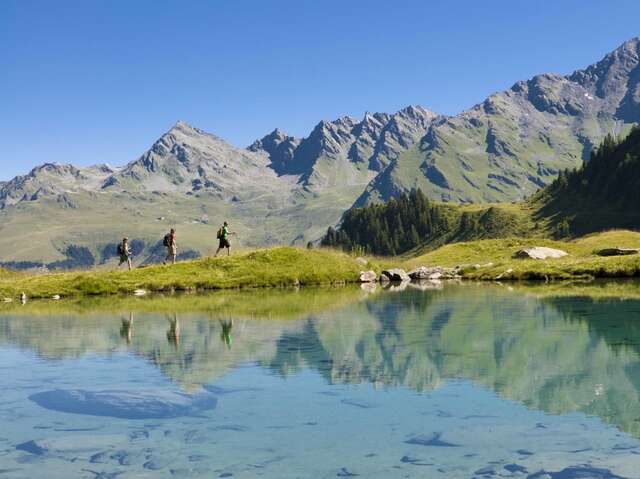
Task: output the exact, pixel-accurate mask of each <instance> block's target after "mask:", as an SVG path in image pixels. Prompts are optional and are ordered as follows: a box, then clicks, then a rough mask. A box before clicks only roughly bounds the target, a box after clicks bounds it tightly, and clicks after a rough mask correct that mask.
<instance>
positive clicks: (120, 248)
mask: <svg viewBox="0 0 640 479" xmlns="http://www.w3.org/2000/svg"><path fill="white" fill-rule="evenodd" d="M123 254H124V248H123V247H122V243H118V256H122V255H123Z"/></svg>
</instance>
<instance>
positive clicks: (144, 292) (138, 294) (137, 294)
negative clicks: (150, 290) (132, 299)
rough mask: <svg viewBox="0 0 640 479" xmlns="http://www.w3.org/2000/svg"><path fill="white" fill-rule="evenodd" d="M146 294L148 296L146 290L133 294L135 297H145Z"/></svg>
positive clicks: (137, 290) (138, 290)
mask: <svg viewBox="0 0 640 479" xmlns="http://www.w3.org/2000/svg"><path fill="white" fill-rule="evenodd" d="M145 294H147V292H146V291H145V290H144V289H136V290H135V291H134V292H133V295H134V296H144V295H145Z"/></svg>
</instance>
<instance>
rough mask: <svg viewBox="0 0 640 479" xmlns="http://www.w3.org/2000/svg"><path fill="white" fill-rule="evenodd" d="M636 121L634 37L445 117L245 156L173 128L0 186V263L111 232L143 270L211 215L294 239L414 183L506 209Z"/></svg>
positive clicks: (54, 256)
mask: <svg viewBox="0 0 640 479" xmlns="http://www.w3.org/2000/svg"><path fill="white" fill-rule="evenodd" d="M638 121H640V39H639V38H634V39H631V40H629V41H627V42H625V43H624V44H623V45H621V46H620V47H619V48H617V49H616V50H614V51H613V52H611V53H609V54H608V55H606V56H605V57H604V58H603V59H602V60H601V61H599V62H597V63H595V64H593V65H591V66H589V67H587V68H586V69H584V70H578V71H576V72H574V73H572V74H570V75H567V76H562V75H558V74H543V75H538V76H535V77H534V78H532V79H530V80H527V81H519V82H517V83H515V84H514V85H513V86H512V87H511V88H509V89H508V90H505V91H502V92H498V93H495V94H493V95H491V96H490V97H488V98H487V99H486V100H484V101H483V102H481V103H479V104H477V105H475V106H473V107H472V108H470V109H469V110H466V111H464V112H462V113H460V114H458V115H455V116H446V115H439V114H437V113H434V112H432V111H430V110H428V109H426V108H423V107H420V106H409V107H407V108H404V109H402V110H400V111H398V112H396V113H366V114H365V115H364V117H363V118H362V119H355V118H351V117H342V118H339V119H337V120H334V121H321V122H319V123H318V124H317V125H316V126H315V128H314V129H313V130H312V131H311V132H310V133H309V135H308V136H307V137H305V138H296V137H293V136H290V135H288V134H287V133H285V132H283V131H282V130H280V129H275V130H274V131H273V132H271V133H269V134H268V135H266V136H264V137H263V138H261V139H259V140H256V141H255V142H254V143H253V144H251V145H250V146H249V147H248V148H238V147H234V146H232V145H230V144H228V143H226V142H225V141H224V140H222V139H220V138H218V137H216V136H215V135H212V134H210V133H206V132H204V131H202V130H200V129H198V128H195V127H192V126H190V125H188V124H187V123H184V122H178V123H177V124H176V125H175V126H174V127H173V128H171V129H170V130H169V131H168V132H167V133H165V134H164V135H162V136H161V137H160V138H159V139H158V140H157V141H156V142H155V143H154V144H153V145H152V146H151V147H150V149H149V150H148V151H146V152H145V153H144V154H143V155H142V156H141V157H140V158H138V159H136V160H134V161H132V162H130V163H129V164H127V165H125V166H122V167H111V166H108V165H98V166H93V167H88V168H77V167H75V166H72V165H60V164H50V163H47V164H44V165H42V166H38V167H36V168H34V169H33V170H32V171H31V172H29V173H28V174H27V175H24V176H18V177H16V178H13V179H12V180H10V181H7V182H0V248H1V250H0V251H2V253H0V261H2V262H10V261H13V262H16V261H27V262H35V263H44V264H48V263H51V262H56V261H57V262H60V261H64V260H68V259H69V253H70V249H69V247H70V246H72V245H73V246H77V247H81V248H84V249H85V250H83V251H84V253H83V254H85V256H86V253H89V254H90V255H91V256H92V257H93V258H94V261H95V263H101V262H105V261H108V260H109V259H110V257H111V256H113V255H114V253H113V252H112V251H111V250H112V249H115V246H114V243H115V242H116V241H117V240H118V239H119V238H120V237H121V236H123V235H128V236H130V237H132V238H137V239H138V240H139V258H138V259H139V260H140V261H148V260H151V259H153V258H156V257H157V256H158V251H159V245H158V239H159V238H161V237H162V235H163V234H164V231H165V230H166V229H168V228H169V227H172V226H174V227H176V228H177V229H178V232H179V237H178V238H179V246H180V247H181V250H182V251H185V250H189V251H190V252H191V253H192V254H194V255H195V254H204V253H207V252H209V251H210V250H211V248H213V247H214V246H215V244H214V243H215V238H214V236H215V230H216V229H217V226H218V224H219V223H221V222H222V221H223V220H224V219H228V220H229V221H230V222H231V224H232V229H235V230H236V231H237V232H238V234H239V235H238V241H239V243H240V244H241V245H243V246H251V247H253V246H258V245H270V244H282V243H291V244H305V243H307V242H309V241H316V240H318V239H319V238H320V237H321V236H322V234H323V233H324V232H325V231H326V229H327V227H328V226H333V225H336V224H337V223H339V221H340V218H341V216H342V215H343V213H344V212H345V211H347V210H348V209H350V208H352V207H353V206H363V205H367V204H371V203H377V202H381V201H387V200H388V199H390V198H392V197H396V196H398V195H399V194H400V193H402V192H407V191H410V190H411V189H414V188H420V189H421V190H422V191H423V192H425V193H426V194H427V195H428V196H429V197H430V198H431V199H435V200H439V201H445V202H458V203H477V202H506V201H517V200H520V199H523V198H525V197H528V196H530V195H532V194H533V193H534V192H535V191H536V190H538V189H539V188H541V187H543V186H545V185H548V184H549V183H551V182H552V181H553V180H555V179H556V178H557V176H558V173H559V172H560V171H562V170H565V169H572V168H576V167H578V166H580V165H581V164H582V163H583V162H584V161H585V160H587V159H588V158H589V155H590V153H591V151H592V149H593V147H594V145H597V144H598V143H599V142H600V141H601V140H602V139H603V138H604V136H605V135H606V134H610V133H612V134H614V135H617V134H623V133H626V132H627V131H628V130H629V129H630V127H631V126H632V125H633V124H635V123H637V122H638ZM160 249H161V248H160ZM76 250H77V249H76ZM89 263H90V261H88V262H87V264H89ZM65 264H73V262H71V263H65Z"/></svg>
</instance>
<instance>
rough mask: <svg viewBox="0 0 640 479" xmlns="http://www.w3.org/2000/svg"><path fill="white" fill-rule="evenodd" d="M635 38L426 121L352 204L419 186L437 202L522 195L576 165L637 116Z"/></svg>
mask: <svg viewBox="0 0 640 479" xmlns="http://www.w3.org/2000/svg"><path fill="white" fill-rule="evenodd" d="M639 85H640V39H638V38H635V39H632V40H629V41H628V42H626V43H625V44H623V45H622V46H621V47H619V48H618V49H616V50H615V51H614V52H612V53H610V54H609V55H607V56H606V57H605V58H604V59H603V60H601V61H600V62H598V63H596V64H594V65H593V66H590V67H588V68H587V69H585V70H579V71H577V72H575V73H573V74H572V75H569V76H561V75H555V74H545V75H539V76H536V77H534V78H532V79H531V80H529V81H521V82H517V83H516V84H515V85H513V87H511V88H510V89H509V90H507V91H504V92H500V93H496V94H494V95H492V96H490V97H489V98H487V99H486V100H485V101H484V102H482V103H480V104H478V105H476V106H474V107H473V108H471V109H470V110H467V111H465V112H463V113H461V114H460V115H458V116H456V117H451V118H448V119H446V120H445V121H442V122H438V123H435V124H433V125H432V126H431V127H430V128H429V131H428V132H427V133H426V135H425V136H424V137H423V138H422V139H421V141H420V142H419V143H417V144H416V145H415V146H413V147H412V148H410V149H409V150H408V151H406V152H405V153H402V154H401V155H399V157H398V158H397V159H396V160H395V161H393V162H392V164H391V165H390V166H389V168H388V170H386V171H384V172H383V173H382V174H381V175H379V176H378V177H377V178H376V179H375V180H374V181H373V182H372V183H371V184H370V185H369V186H368V188H367V190H366V191H365V193H364V194H363V195H362V197H361V198H360V199H359V200H358V204H359V205H362V204H366V203H370V202H375V201H380V200H382V201H386V200H388V199H389V198H390V197H392V196H396V195H397V194H398V193H399V192H401V191H408V190H410V189H412V188H421V189H422V190H423V191H424V192H425V193H427V195H428V196H429V197H431V198H434V199H439V200H442V201H457V202H470V201H472V202H479V201H484V202H493V201H512V200H518V199H522V198H524V197H525V196H527V195H530V194H531V193H533V192H534V191H536V190H537V189H538V188H539V187H541V186H544V185H547V184H549V183H550V182H551V181H553V179H555V177H556V176H557V174H558V172H559V171H560V170H563V169H566V168H574V167H577V166H579V165H580V164H581V163H582V161H583V160H585V159H587V158H588V156H589V152H590V151H591V148H592V146H593V145H595V144H598V143H599V142H600V141H601V140H602V138H604V136H605V135H606V134H607V133H613V134H618V133H623V132H626V131H628V129H629V126H630V124H632V123H633V122H637V121H638V120H639V119H640V106H639V105H640V86H639Z"/></svg>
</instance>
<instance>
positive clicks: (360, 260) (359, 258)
mask: <svg viewBox="0 0 640 479" xmlns="http://www.w3.org/2000/svg"><path fill="white" fill-rule="evenodd" d="M356 263H358V264H360V265H362V266H366V265H367V264H369V262H368V261H367V260H366V259H364V258H363V257H362V256H358V257H357V258H356Z"/></svg>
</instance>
